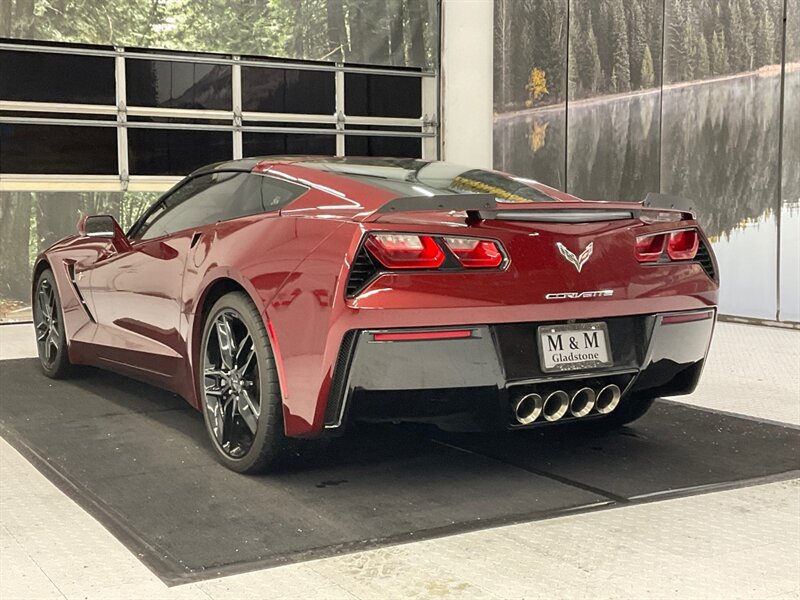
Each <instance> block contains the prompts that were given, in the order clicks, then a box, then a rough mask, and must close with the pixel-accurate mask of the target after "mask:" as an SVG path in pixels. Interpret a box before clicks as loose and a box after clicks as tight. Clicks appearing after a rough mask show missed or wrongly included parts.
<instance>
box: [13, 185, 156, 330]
mask: <svg viewBox="0 0 800 600" xmlns="http://www.w3.org/2000/svg"><path fill="white" fill-rule="evenodd" d="M158 196H159V194H158V193H157V192H138V193H130V192H129V193H123V192H0V215H2V218H0V257H1V258H2V260H0V323H3V322H12V321H30V320H31V312H30V285H31V284H30V278H31V266H32V265H33V261H34V259H35V258H36V256H37V255H38V254H39V252H41V251H42V250H44V249H45V248H47V247H48V246H50V245H51V244H53V243H54V242H56V241H58V240H60V239H62V238H64V237H66V236H69V235H74V234H75V233H76V231H77V229H76V225H77V223H78V220H79V219H80V217H81V216H83V215H97V214H108V215H112V216H114V217H115V218H116V219H117V221H119V223H120V225H121V226H122V228H123V229H127V228H128V227H129V226H130V225H131V224H132V223H133V222H134V221H135V220H136V219H137V218H138V217H139V215H140V214H142V213H143V212H144V211H145V210H146V209H147V207H149V206H150V205H151V204H152V203H153V202H154V201H155V200H156V198H157V197H158Z"/></svg>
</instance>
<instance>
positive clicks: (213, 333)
mask: <svg viewBox="0 0 800 600" xmlns="http://www.w3.org/2000/svg"><path fill="white" fill-rule="evenodd" d="M198 367H199V373H198V377H199V380H200V383H201V385H200V389H201V391H202V401H203V416H204V420H205V424H206V431H207V432H208V435H209V437H210V438H211V442H212V444H213V446H214V450H215V451H216V455H217V457H218V459H219V460H220V462H222V464H224V465H225V466H226V467H228V468H229V469H232V470H234V471H238V472H239V473H259V472H263V471H266V470H268V469H270V468H271V467H273V466H275V465H276V463H277V462H278V461H279V460H280V458H282V456H283V454H285V452H286V449H287V447H288V441H287V439H286V437H285V435H284V432H283V416H282V404H281V397H280V387H279V385H278V375H277V370H276V367H275V358H274V356H273V354H272V348H271V346H270V343H269V338H268V337H267V332H266V329H265V327H264V322H263V320H262V318H261V315H259V313H258V310H257V309H256V307H255V305H254V304H253V302H252V301H251V300H250V298H249V297H248V296H247V295H246V294H244V293H242V292H231V293H229V294H226V295H225V296H223V297H222V298H220V299H219V300H217V302H215V303H214V306H212V307H211V310H210V311H209V313H208V317H207V319H206V321H205V325H204V327H203V337H202V347H201V353H200V361H199V365H198Z"/></svg>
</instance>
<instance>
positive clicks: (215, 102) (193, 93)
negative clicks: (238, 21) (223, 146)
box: [125, 58, 232, 110]
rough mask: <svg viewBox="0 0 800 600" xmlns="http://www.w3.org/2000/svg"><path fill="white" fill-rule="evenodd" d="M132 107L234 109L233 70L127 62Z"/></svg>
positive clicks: (141, 60) (166, 62) (226, 66)
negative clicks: (232, 107)
mask: <svg viewBox="0 0 800 600" xmlns="http://www.w3.org/2000/svg"><path fill="white" fill-rule="evenodd" d="M125 80H126V88H127V89H126V92H127V101H128V105H129V106H154V107H159V108H197V109H209V110H231V106H232V105H231V67H230V66H229V65H207V64H199V63H185V62H174V61H166V60H144V59H132V58H129V59H128V60H126V61H125Z"/></svg>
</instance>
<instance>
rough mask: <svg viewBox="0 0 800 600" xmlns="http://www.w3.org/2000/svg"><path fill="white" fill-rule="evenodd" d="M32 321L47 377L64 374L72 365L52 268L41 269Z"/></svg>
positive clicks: (41, 361)
mask: <svg viewBox="0 0 800 600" xmlns="http://www.w3.org/2000/svg"><path fill="white" fill-rule="evenodd" d="M33 324H34V328H35V331H36V347H37V350H38V352H39V363H40V364H41V367H42V371H44V374H45V375H47V376H48V377H53V378H59V377H63V376H65V375H66V374H67V372H68V371H69V368H70V366H71V365H70V363H69V357H68V356H67V344H66V335H65V331H64V320H63V317H62V313H61V300H60V298H59V297H58V289H57V288H56V283H55V277H54V276H53V272H52V271H51V270H50V269H45V270H44V271H42V273H41V274H40V275H39V278H38V279H37V280H36V288H35V291H34V295H33Z"/></svg>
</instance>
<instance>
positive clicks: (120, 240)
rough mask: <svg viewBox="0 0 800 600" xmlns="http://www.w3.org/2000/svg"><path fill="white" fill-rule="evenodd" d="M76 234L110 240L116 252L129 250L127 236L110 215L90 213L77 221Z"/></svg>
mask: <svg viewBox="0 0 800 600" xmlns="http://www.w3.org/2000/svg"><path fill="white" fill-rule="evenodd" d="M78 235H80V236H81V237H90V238H99V239H104V240H111V243H112V244H113V245H114V248H116V249H117V251H118V252H123V251H125V250H129V249H130V247H131V244H130V242H129V241H128V238H127V237H125V233H124V232H123V231H122V228H121V227H120V226H119V224H118V223H117V220H116V219H115V218H114V217H112V216H111V215H91V216H87V217H83V218H82V219H81V220H80V221H78Z"/></svg>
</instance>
